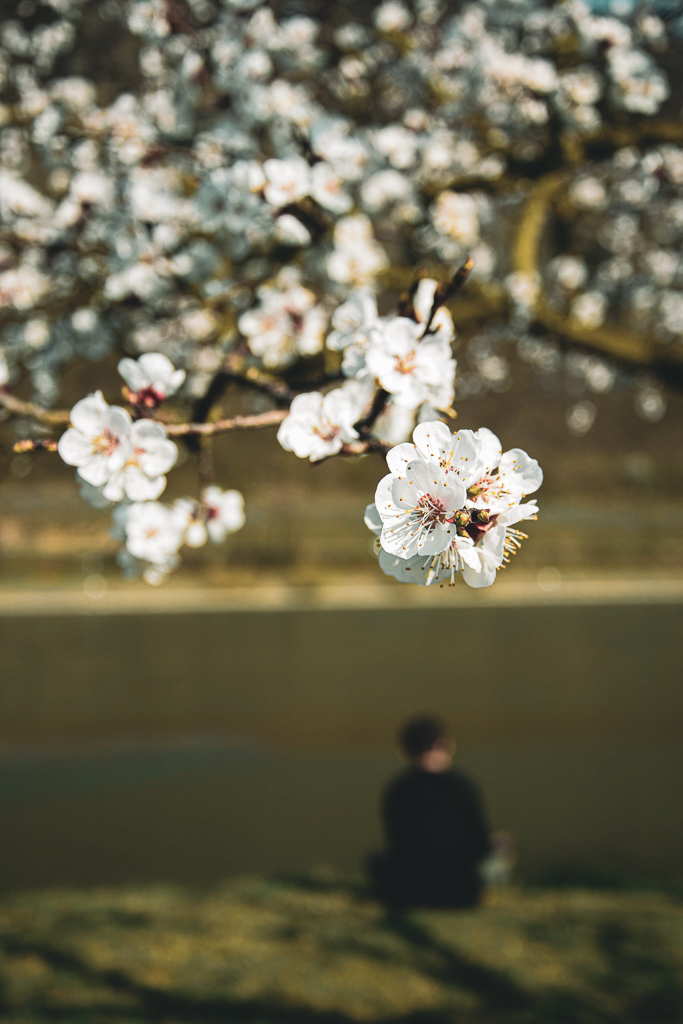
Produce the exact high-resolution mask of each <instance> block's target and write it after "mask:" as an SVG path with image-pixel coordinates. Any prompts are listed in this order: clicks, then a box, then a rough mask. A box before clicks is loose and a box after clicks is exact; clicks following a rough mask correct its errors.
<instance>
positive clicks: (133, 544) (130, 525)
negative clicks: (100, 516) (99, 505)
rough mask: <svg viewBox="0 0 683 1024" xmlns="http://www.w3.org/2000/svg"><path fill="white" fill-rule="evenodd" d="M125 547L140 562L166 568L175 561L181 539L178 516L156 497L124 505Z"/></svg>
mask: <svg viewBox="0 0 683 1024" xmlns="http://www.w3.org/2000/svg"><path fill="white" fill-rule="evenodd" d="M123 528H124V532H125V540H126V549H127V550H128V551H129V552H130V554H131V555H134V556H135V558H139V559H140V560H141V561H143V562H151V563H152V564H153V565H156V566H162V567H165V568H168V567H173V566H174V565H175V564H177V562H176V560H177V555H178V549H179V547H180V546H181V544H182V541H183V534H182V529H181V528H180V523H179V521H178V517H177V516H176V515H174V513H173V511H172V510H171V509H170V508H169V506H168V505H163V504H162V503H161V502H159V501H144V502H134V503H133V504H132V505H129V506H128V507H127V508H126V509H125V520H124V527H123Z"/></svg>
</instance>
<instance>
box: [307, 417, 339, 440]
mask: <svg viewBox="0 0 683 1024" xmlns="http://www.w3.org/2000/svg"><path fill="white" fill-rule="evenodd" d="M313 433H314V434H317V436H318V437H319V438H321V439H322V440H323V441H334V439H335V437H338V436H339V426H338V424H336V423H331V422H330V421H329V420H328V419H324V418H323V419H322V420H321V421H320V423H317V424H316V425H315V426H314V427H313Z"/></svg>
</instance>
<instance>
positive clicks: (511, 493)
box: [389, 421, 543, 514]
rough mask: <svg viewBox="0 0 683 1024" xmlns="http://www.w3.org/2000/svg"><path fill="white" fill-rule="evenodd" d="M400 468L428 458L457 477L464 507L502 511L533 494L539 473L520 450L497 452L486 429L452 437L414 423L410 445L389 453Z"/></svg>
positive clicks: (439, 427)
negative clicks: (462, 487)
mask: <svg viewBox="0 0 683 1024" xmlns="http://www.w3.org/2000/svg"><path fill="white" fill-rule="evenodd" d="M389 455H391V457H392V463H393V464H394V465H397V466H400V465H401V463H403V464H407V463H408V462H410V461H411V460H412V459H414V458H420V459H431V460H432V461H433V462H435V463H436V464H437V465H438V466H439V467H440V468H442V469H444V470H446V471H447V472H451V473H457V475H458V476H459V477H460V478H461V479H462V481H463V483H464V484H465V487H466V489H467V507H468V508H477V509H484V508H486V509H488V510H489V511H490V512H491V513H492V514H498V513H501V512H504V511H507V510H508V509H509V508H510V507H511V506H513V505H516V504H518V503H519V502H520V501H521V500H522V498H524V497H525V496H526V495H528V494H533V492H534V491H536V490H538V488H539V487H540V486H541V484H542V482H543V471H542V470H541V467H540V466H539V465H538V462H536V460H535V459H532V458H530V457H529V456H528V455H527V453H526V452H525V451H522V449H521V448H511V449H510V451H508V452H505V453H503V448H502V445H501V443H500V441H499V440H498V438H497V437H496V435H495V434H494V433H493V432H492V431H491V430H489V429H488V428H487V427H481V428H480V429H479V430H475V431H472V430H460V431H458V433H457V434H452V433H451V431H450V430H449V428H448V426H447V425H446V424H445V423H441V422H439V421H433V422H425V423H420V424H418V426H417V427H416V428H415V430H414V431H413V444H402V445H399V446H398V447H397V448H394V449H392V451H391V452H390V453H389Z"/></svg>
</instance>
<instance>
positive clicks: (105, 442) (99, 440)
mask: <svg viewBox="0 0 683 1024" xmlns="http://www.w3.org/2000/svg"><path fill="white" fill-rule="evenodd" d="M120 444H121V439H120V438H119V437H117V436H116V434H114V433H112V431H111V430H109V428H108V427H107V428H105V429H104V430H103V431H102V433H101V434H98V435H97V437H95V438H93V442H92V450H93V455H106V456H107V457H109V456H110V455H113V454H114V452H115V451H116V449H117V448H118V446H119V445H120Z"/></svg>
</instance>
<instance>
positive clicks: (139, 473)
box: [80, 419, 178, 501]
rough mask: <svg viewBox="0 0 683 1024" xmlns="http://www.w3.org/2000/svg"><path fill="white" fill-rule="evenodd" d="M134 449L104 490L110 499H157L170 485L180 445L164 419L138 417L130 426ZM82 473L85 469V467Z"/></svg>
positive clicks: (103, 492)
mask: <svg viewBox="0 0 683 1024" xmlns="http://www.w3.org/2000/svg"><path fill="white" fill-rule="evenodd" d="M129 437H130V441H131V444H132V445H133V451H132V453H131V455H130V456H129V457H128V459H127V460H126V462H125V463H124V465H123V466H122V467H121V469H119V470H118V471H117V472H115V473H112V475H111V476H110V477H109V479H108V480H107V482H106V483H105V485H104V487H103V489H102V494H103V495H104V497H105V498H107V499H108V500H109V501H121V500H122V499H123V498H124V497H125V498H128V499H129V500H130V501H155V500H156V499H157V498H158V497H159V495H160V494H161V493H162V491H163V490H164V488H165V487H166V476H165V474H166V473H168V472H169V470H170V469H172V468H173V466H174V465H175V463H176V460H177V458H178V449H177V447H176V445H175V444H174V443H173V441H169V439H168V438H167V437H166V431H165V429H164V427H163V425H162V424H161V423H155V422H154V421H153V420H146V419H142V420H137V421H136V422H135V423H133V424H132V426H131V429H130V435H129ZM80 472H81V475H83V470H82V469H81V471H80Z"/></svg>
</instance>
